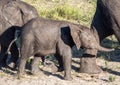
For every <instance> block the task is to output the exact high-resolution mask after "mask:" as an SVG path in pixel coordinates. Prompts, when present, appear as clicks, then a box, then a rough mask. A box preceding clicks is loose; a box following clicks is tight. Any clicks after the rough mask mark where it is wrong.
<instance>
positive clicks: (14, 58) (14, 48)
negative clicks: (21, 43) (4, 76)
mask: <svg viewBox="0 0 120 85" xmlns="http://www.w3.org/2000/svg"><path fill="white" fill-rule="evenodd" d="M10 51H11V58H10V61H9V62H8V63H9V64H8V66H10V67H11V68H16V67H17V66H18V65H17V60H18V59H19V51H18V48H17V46H16V44H15V43H14V44H13V45H12V46H11V49H10ZM12 63H13V65H12Z"/></svg>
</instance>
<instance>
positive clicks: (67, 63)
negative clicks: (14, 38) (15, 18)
mask: <svg viewBox="0 0 120 85" xmlns="http://www.w3.org/2000/svg"><path fill="white" fill-rule="evenodd" d="M93 31H95V30H89V29H88V28H87V27H84V26H81V25H77V24H74V23H70V22H65V21H56V20H50V19H43V18H35V19H32V20H30V21H29V22H28V23H27V24H25V25H24V26H23V30H22V34H21V48H20V53H21V58H20V65H19V68H18V77H20V76H21V75H23V73H24V68H25V63H26V59H27V58H28V56H34V60H33V62H32V70H31V72H32V73H33V74H34V73H36V72H37V71H36V70H37V69H39V68H38V63H39V57H44V56H45V55H49V54H55V56H56V58H57V59H58V62H59V67H60V68H64V70H65V74H64V79H66V80H71V79H72V78H71V57H72V54H71V47H73V46H74V45H76V47H77V49H79V48H80V47H81V46H82V47H84V48H86V49H97V50H101V51H111V50H112V49H107V48H103V47H101V46H100V45H99V43H98V42H96V38H95V37H94V35H93Z"/></svg>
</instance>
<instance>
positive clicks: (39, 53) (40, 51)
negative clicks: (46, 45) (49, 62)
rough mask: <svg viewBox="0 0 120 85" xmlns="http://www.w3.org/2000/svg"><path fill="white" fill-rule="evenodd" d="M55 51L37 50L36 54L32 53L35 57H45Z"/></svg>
mask: <svg viewBox="0 0 120 85" xmlns="http://www.w3.org/2000/svg"><path fill="white" fill-rule="evenodd" d="M54 53H55V50H54V49H49V50H38V51H37V52H35V53H34V55H35V56H37V57H39V56H46V55H49V54H54Z"/></svg>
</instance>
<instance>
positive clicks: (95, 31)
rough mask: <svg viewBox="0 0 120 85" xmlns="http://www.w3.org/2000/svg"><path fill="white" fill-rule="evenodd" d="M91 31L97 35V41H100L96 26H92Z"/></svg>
mask: <svg viewBox="0 0 120 85" xmlns="http://www.w3.org/2000/svg"><path fill="white" fill-rule="evenodd" d="M91 31H92V32H93V35H94V36H95V39H96V41H97V42H98V43H100V40H99V36H98V32H97V30H96V28H95V27H94V26H93V27H92V29H91Z"/></svg>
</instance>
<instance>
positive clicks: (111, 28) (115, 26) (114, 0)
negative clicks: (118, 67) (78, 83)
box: [81, 0, 120, 73]
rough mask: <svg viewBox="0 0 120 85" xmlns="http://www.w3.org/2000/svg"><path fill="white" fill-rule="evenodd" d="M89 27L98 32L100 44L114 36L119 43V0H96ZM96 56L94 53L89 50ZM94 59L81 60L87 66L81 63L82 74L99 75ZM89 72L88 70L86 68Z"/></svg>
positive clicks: (99, 70)
mask: <svg viewBox="0 0 120 85" xmlns="http://www.w3.org/2000/svg"><path fill="white" fill-rule="evenodd" d="M91 26H92V27H93V26H94V27H95V28H96V30H97V32H98V35H99V36H98V41H99V40H100V42H101V41H102V40H103V39H105V38H106V37H108V36H110V35H112V34H114V35H115V36H116V38H117V40H118V41H119V42H120V0H97V8H96V12H95V15H94V18H93V21H92V24H91ZM89 51H90V52H93V54H94V55H96V52H94V51H91V50H89ZM95 60H96V57H93V58H86V59H84V58H83V61H82V62H87V64H84V63H82V65H83V67H84V68H83V69H81V70H82V72H87V73H90V72H91V73H99V72H101V71H102V70H101V69H100V68H98V67H97V65H96V63H95V62H96V61H95ZM89 66H92V67H91V70H88V67H89Z"/></svg>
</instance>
